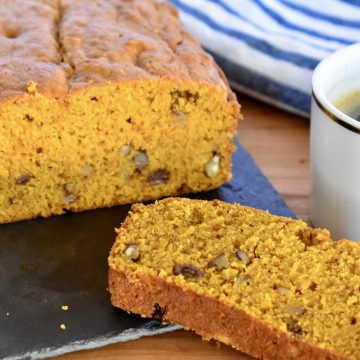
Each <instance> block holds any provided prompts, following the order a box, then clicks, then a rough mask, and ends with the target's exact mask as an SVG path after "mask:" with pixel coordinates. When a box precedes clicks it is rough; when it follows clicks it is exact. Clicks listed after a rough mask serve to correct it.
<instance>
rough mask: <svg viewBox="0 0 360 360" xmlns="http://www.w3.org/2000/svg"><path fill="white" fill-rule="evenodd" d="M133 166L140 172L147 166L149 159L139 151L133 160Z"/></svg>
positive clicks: (143, 152) (144, 153)
mask: <svg viewBox="0 0 360 360" xmlns="http://www.w3.org/2000/svg"><path fill="white" fill-rule="evenodd" d="M133 161H134V164H135V165H136V168H137V169H138V170H142V169H143V168H144V167H145V166H146V165H148V164H149V158H148V156H147V154H146V151H142V150H140V151H139V152H138V153H137V154H136V155H135V157H134V159H133Z"/></svg>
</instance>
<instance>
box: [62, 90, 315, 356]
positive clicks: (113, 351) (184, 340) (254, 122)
mask: <svg viewBox="0 0 360 360" xmlns="http://www.w3.org/2000/svg"><path fill="white" fill-rule="evenodd" d="M239 101H240V103H241V104H242V111H243V114H244V117H245V119H244V121H241V122H240V124H239V139H240V142H241V143H242V144H243V145H244V146H245V147H246V148H247V149H248V150H249V151H250V153H251V154H252V155H253V157H254V158H255V160H256V162H257V164H258V165H259V167H260V168H261V169H262V170H263V172H264V173H265V174H266V175H267V176H268V178H269V179H270V181H271V182H272V183H273V185H274V186H275V188H276V189H277V190H278V191H279V193H280V194H281V195H282V196H283V198H284V199H285V201H286V202H287V204H288V206H289V207H290V208H291V209H292V210H293V211H294V212H295V213H296V214H297V215H298V216H299V217H300V218H302V219H304V220H306V221H308V220H309V192H310V186H309V121H308V120H307V119H303V118H300V117H297V116H294V115H290V114H288V113H286V112H283V111H281V110H278V109H275V108H273V107H271V106H268V105H264V104H262V103H260V102H258V101H256V100H252V99H250V98H247V97H245V96H244V95H241V94H240V95H239ZM185 358H186V359H187V360H205V359H212V360H230V359H234V360H235V359H236V360H245V359H252V358H251V357H249V356H247V355H243V354H241V353H239V352H237V351H235V350H233V349H232V348H230V347H229V346H226V345H219V344H216V343H212V342H210V343H209V342H205V341H202V340H201V338H200V337H199V336H197V335H195V334H194V333H192V332H189V331H184V330H181V331H176V332H173V333H168V334H163V335H160V336H154V337H147V338H141V339H138V340H135V341H131V342H127V343H121V344H116V345H110V346H106V347H103V348H100V349H96V350H89V351H80V352H76V353H72V354H68V355H64V356H61V357H58V358H57V359H59V360H60V359H61V360H80V359H87V360H105V359H106V360H115V359H127V360H135V359H136V360H168V359H169V360H170V359H171V360H178V359H185Z"/></svg>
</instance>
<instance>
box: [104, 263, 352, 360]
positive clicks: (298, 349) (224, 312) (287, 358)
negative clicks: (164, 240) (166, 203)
mask: <svg viewBox="0 0 360 360" xmlns="http://www.w3.org/2000/svg"><path fill="white" fill-rule="evenodd" d="M109 292H110V294H111V302H112V304H113V305H114V306H116V307H120V308H122V309H124V310H126V311H128V312H134V313H138V314H141V316H143V317H153V316H154V315H156V313H155V314H154V305H155V304H158V305H159V306H160V307H161V308H162V309H163V310H164V313H163V314H161V319H162V321H165V322H173V323H177V324H181V325H182V326H184V328H185V329H191V330H194V331H195V332H196V333H197V334H199V335H201V336H202V337H203V339H205V340H210V339H212V338H213V339H215V340H219V341H221V342H223V343H225V344H228V345H230V346H232V347H234V348H236V349H237V350H240V351H243V352H245V353H247V354H250V355H252V356H254V357H257V358H260V359H264V360H292V359H294V360H295V359H297V360H349V359H350V358H348V357H345V356H342V355H339V354H335V353H334V352H332V351H329V350H327V349H322V348H319V347H318V346H316V345H314V344H310V343H308V342H305V341H303V340H302V339H301V337H299V336H296V335H292V334H289V333H285V332H281V331H279V330H277V329H275V328H273V327H271V326H269V325H267V324H265V323H264V322H262V321H260V320H258V319H256V318H254V317H252V316H250V315H248V314H246V313H245V312H244V311H242V310H241V309H237V308H235V307H232V306H230V305H226V304H224V303H223V302H221V301H219V300H217V299H216V298H212V297H209V296H206V295H200V294H198V293H196V292H194V291H192V290H190V289H186V288H181V287H180V286H178V285H175V284H172V283H169V282H167V281H166V280H165V279H163V278H160V277H156V276H152V275H148V276H138V275H136V274H134V273H127V272H126V271H125V270H122V269H114V268H111V267H110V269H109Z"/></svg>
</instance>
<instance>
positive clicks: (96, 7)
mask: <svg viewBox="0 0 360 360" xmlns="http://www.w3.org/2000/svg"><path fill="white" fill-rule="evenodd" d="M22 14H26V16H23V15H22ZM0 21H1V23H2V27H3V29H2V30H3V31H2V34H0V46H1V49H2V51H1V54H0V100H5V99H7V100H9V99H10V100H12V101H15V100H19V99H20V98H21V97H23V96H24V95H29V94H30V95H33V94H34V93H35V92H36V93H38V94H46V95H48V96H53V97H56V98H58V99H61V98H64V97H66V96H67V95H68V94H69V93H71V92H77V91H79V90H81V89H84V88H85V89H87V88H89V87H95V86H99V85H101V84H107V83H109V82H111V83H116V84H117V83H119V84H120V83H123V82H126V81H132V80H139V79H140V80H141V79H159V78H164V79H171V80H176V81H179V82H183V81H184V82H198V83H206V84H212V85H215V86H220V87H222V88H223V89H224V91H226V92H227V93H228V100H229V101H231V102H234V103H235V102H236V97H235V95H234V94H233V93H232V92H231V90H230V88H229V85H228V83H227V80H226V79H225V78H224V76H223V74H222V73H221V71H219V69H218V67H217V65H216V64H215V62H214V60H213V58H212V57H211V56H210V55H209V54H207V53H206V52H205V51H204V50H203V49H202V48H201V46H200V45H199V43H198V41H197V40H196V39H195V38H194V37H193V36H192V35H191V34H190V33H189V32H188V31H187V30H185V28H184V27H183V25H182V24H181V22H180V21H179V18H178V11H177V10H176V9H175V8H174V7H173V6H171V5H170V4H168V3H166V2H164V1H161V0H146V1H144V0H131V1H128V0H104V1H94V0H92V1H89V0H47V1H39V0H5V1H3V2H2V3H1V6H0ZM29 82H31V84H35V87H33V88H31V86H30V89H29Z"/></svg>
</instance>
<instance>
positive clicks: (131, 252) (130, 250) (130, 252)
mask: <svg viewBox="0 0 360 360" xmlns="http://www.w3.org/2000/svg"><path fill="white" fill-rule="evenodd" d="M124 253H125V255H126V256H127V257H128V258H129V259H130V260H132V261H136V260H137V259H138V258H139V256H140V252H139V248H138V246H137V244H135V243H131V244H129V245H128V246H127V248H126V249H125V251H124Z"/></svg>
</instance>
